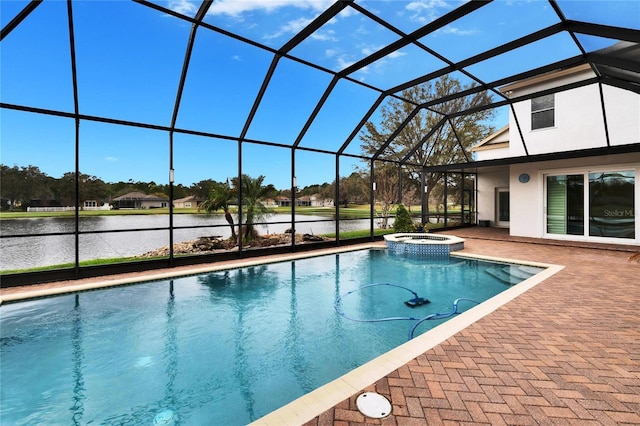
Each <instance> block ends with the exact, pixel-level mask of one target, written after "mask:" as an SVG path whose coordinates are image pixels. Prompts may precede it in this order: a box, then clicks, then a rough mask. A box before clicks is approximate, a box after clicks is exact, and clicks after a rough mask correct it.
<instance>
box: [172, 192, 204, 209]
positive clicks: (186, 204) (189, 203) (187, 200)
mask: <svg viewBox="0 0 640 426" xmlns="http://www.w3.org/2000/svg"><path fill="white" fill-rule="evenodd" d="M203 202H204V200H203V199H202V198H199V197H196V196H195V195H189V196H188V197H184V198H180V199H177V200H173V207H175V208H176V209H195V208H197V207H198V206H199V205H200V204H201V203H203Z"/></svg>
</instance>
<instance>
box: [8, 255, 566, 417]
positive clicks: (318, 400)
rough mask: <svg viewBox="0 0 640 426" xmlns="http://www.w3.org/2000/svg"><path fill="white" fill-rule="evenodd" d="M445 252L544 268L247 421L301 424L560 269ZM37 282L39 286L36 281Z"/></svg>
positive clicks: (259, 261) (88, 286)
mask: <svg viewBox="0 0 640 426" xmlns="http://www.w3.org/2000/svg"><path fill="white" fill-rule="evenodd" d="M366 249H378V250H385V249H386V246H385V245H381V244H379V243H367V244H359V245H355V246H349V247H342V248H331V249H323V250H318V251H313V252H302V253H288V254H283V255H275V256H269V257H267V258H259V257H258V258H252V259H251V260H238V261H229V262H221V264H216V265H211V266H207V267H200V268H187V269H180V270H172V271H163V272H159V273H155V274H148V273H146V272H145V273H142V274H141V275H140V276H135V277H124V278H114V279H105V280H100V281H95V282H90V283H85V284H69V285H65V286H59V287H51V288H46V285H45V286H44V287H45V288H38V289H33V290H25V291H22V292H16V293H10V294H5V295H3V296H0V305H1V304H3V303H5V302H17V301H21V300H28V299H37V298H43V297H53V296H58V295H63V294H70V293H78V292H83V291H92V290H100V289H106V288H110V287H117V286H124V285H133V284H138V283H143V282H149V281H156V280H165V279H171V278H177V277H184V276H191V275H198V274H204V273H208V272H215V271H221V270H228V269H238V268H244V267H249V266H256V265H264V264H269V263H278V262H286V261H291V260H297V259H305V258H310V257H317V256H324V255H331V254H337V253H346V252H350V251H358V250H366ZM450 256H452V257H458V258H462V259H479V260H488V261H494V262H500V263H505V264H517V265H526V266H538V267H542V268H545V270H543V271H542V272H540V273H538V274H536V275H534V276H533V277H531V278H528V279H526V280H525V281H522V282H521V283H519V284H517V285H514V286H512V287H510V288H508V289H506V290H504V291H503V292H501V293H499V294H497V295H495V296H493V297H492V298H490V299H488V300H486V301H485V302H483V303H481V304H480V305H477V306H475V307H473V308H471V309H469V310H467V311H465V312H463V313H462V314H460V315H458V316H455V317H453V318H452V319H450V320H448V321H447V322H445V323H444V324H441V325H439V326H437V327H435V328H433V329H432V330H429V331H427V332H425V333H423V334H421V335H419V336H417V337H415V338H414V339H412V340H410V341H408V342H406V343H404V344H402V345H400V346H398V347H396V348H394V349H392V350H390V351H389V352H386V353H384V354H382V355H380V356H379V357H377V358H375V359H373V360H371V361H369V362H368V363H366V364H363V365H361V366H360V367H358V368H356V369H354V370H352V371H350V372H348V373H347V374H345V375H343V376H341V377H339V378H337V379H335V380H333V381H332V382H329V383H327V384H326V385H323V386H321V387H319V388H317V389H315V390H313V391H312V392H310V393H308V394H305V395H303V396H301V397H299V398H297V399H295V400H294V401H292V402H290V403H288V404H286V405H284V406H282V407H280V408H278V409H276V410H274V411H272V412H271V413H269V414H266V415H265V416H263V417H261V418H259V419H257V420H256V421H254V422H252V423H251V425H282V424H303V423H306V422H308V421H310V420H312V419H313V418H315V417H317V416H318V415H320V414H322V413H323V412H324V411H326V410H328V409H330V408H332V407H334V406H336V405H337V404H338V403H340V402H342V401H344V400H345V399H347V398H349V397H351V396H352V395H354V394H356V393H359V392H361V391H362V390H363V389H365V388H366V387H367V386H370V385H372V384H373V383H375V382H376V381H378V380H380V379H381V378H383V377H385V376H387V375H388V374H390V373H392V372H393V371H395V370H397V369H398V368H400V367H402V366H403V365H405V364H407V363H408V362H409V361H411V360H412V359H414V358H416V357H418V356H419V355H422V354H423V353H425V352H426V351H428V350H429V349H432V348H433V347H435V346H437V345H439V344H440V343H442V342H444V341H445V340H446V339H448V338H450V337H452V336H453V335H455V334H456V333H458V332H459V331H461V330H463V329H464V328H466V327H468V326H469V325H471V324H473V323H474V322H476V321H478V320H479V319H481V318H482V317H484V316H486V315H488V314H490V313H491V312H493V311H495V310H496V309H498V308H499V307H501V306H502V305H504V304H506V303H508V302H509V301H511V300H513V299H515V298H516V297H518V296H520V295H521V294H523V293H525V292H526V291H528V290H530V289H531V288H533V287H535V286H536V285H538V284H540V283H541V282H543V281H544V280H546V279H547V278H549V277H551V276H552V275H554V274H556V273H558V272H559V271H561V270H562V269H563V268H564V266H561V265H554V264H548V263H539V262H530V261H525V260H517V259H506V258H499V257H494V256H485V255H478V254H470V253H464V254H463V253H451V254H450ZM38 287H41V286H38Z"/></svg>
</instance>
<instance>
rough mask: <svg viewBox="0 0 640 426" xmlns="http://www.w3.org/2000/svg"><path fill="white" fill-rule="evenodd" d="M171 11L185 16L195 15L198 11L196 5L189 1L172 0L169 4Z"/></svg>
mask: <svg viewBox="0 0 640 426" xmlns="http://www.w3.org/2000/svg"><path fill="white" fill-rule="evenodd" d="M169 9H171V10H173V11H174V12H178V13H181V14H183V15H195V13H196V12H197V10H198V8H197V7H196V5H195V4H193V3H191V2H190V1H189V0H171V1H170V2H169Z"/></svg>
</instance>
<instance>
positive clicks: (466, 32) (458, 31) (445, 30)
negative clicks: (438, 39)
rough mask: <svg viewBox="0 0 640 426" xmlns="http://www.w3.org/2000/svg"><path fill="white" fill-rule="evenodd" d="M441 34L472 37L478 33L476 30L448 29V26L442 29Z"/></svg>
mask: <svg viewBox="0 0 640 426" xmlns="http://www.w3.org/2000/svg"><path fill="white" fill-rule="evenodd" d="M442 32H443V33H445V34H453V35H459V36H468V35H474V34H477V33H478V31H476V30H461V29H460V28H456V27H449V26H448V27H445V28H443V29H442Z"/></svg>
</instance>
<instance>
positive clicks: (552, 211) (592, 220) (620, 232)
mask: <svg viewBox="0 0 640 426" xmlns="http://www.w3.org/2000/svg"><path fill="white" fill-rule="evenodd" d="M545 184H546V188H545V189H546V218H545V224H546V232H547V234H556V235H583V236H591V237H613V238H631V239H633V238H635V228H636V226H635V223H636V222H635V210H634V206H635V197H634V192H635V172H634V171H632V170H627V171H604V172H595V173H594V172H585V173H576V174H562V175H547V176H546V180H545ZM585 224H588V226H585Z"/></svg>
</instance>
